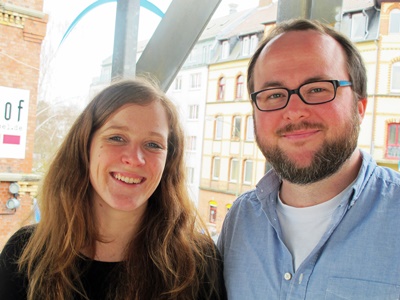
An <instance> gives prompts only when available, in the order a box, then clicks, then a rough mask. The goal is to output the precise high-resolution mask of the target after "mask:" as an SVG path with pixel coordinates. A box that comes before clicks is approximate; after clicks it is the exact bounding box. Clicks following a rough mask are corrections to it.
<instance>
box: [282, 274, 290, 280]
mask: <svg viewBox="0 0 400 300" xmlns="http://www.w3.org/2000/svg"><path fill="white" fill-rule="evenodd" d="M283 278H285V280H290V279H292V274H290V273H285V275H283Z"/></svg>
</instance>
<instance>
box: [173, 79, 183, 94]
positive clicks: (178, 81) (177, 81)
mask: <svg viewBox="0 0 400 300" xmlns="http://www.w3.org/2000/svg"><path fill="white" fill-rule="evenodd" d="M174 90H175V91H180V90H182V76H177V77H176V78H175V84H174Z"/></svg>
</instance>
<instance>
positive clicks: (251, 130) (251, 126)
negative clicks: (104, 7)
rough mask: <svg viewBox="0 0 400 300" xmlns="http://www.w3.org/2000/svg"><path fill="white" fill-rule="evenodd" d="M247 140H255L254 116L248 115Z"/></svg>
mask: <svg viewBox="0 0 400 300" xmlns="http://www.w3.org/2000/svg"><path fill="white" fill-rule="evenodd" d="M246 141H254V122H253V116H248V117H247V126H246Z"/></svg>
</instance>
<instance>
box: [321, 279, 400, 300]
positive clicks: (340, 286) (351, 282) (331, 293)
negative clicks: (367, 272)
mask: <svg viewBox="0 0 400 300" xmlns="http://www.w3.org/2000/svg"><path fill="white" fill-rule="evenodd" d="M361 299H362V300H386V299H387V300H398V299H400V286H399V285H394V284H387V283H381V282H375V281H367V280H359V279H351V278H339V277H335V278H331V279H330V280H329V283H328V287H327V289H326V294H325V300H361Z"/></svg>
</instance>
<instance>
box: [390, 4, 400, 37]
mask: <svg viewBox="0 0 400 300" xmlns="http://www.w3.org/2000/svg"><path fill="white" fill-rule="evenodd" d="M389 33H400V9H393V10H392V11H391V12H390V17H389Z"/></svg>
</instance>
